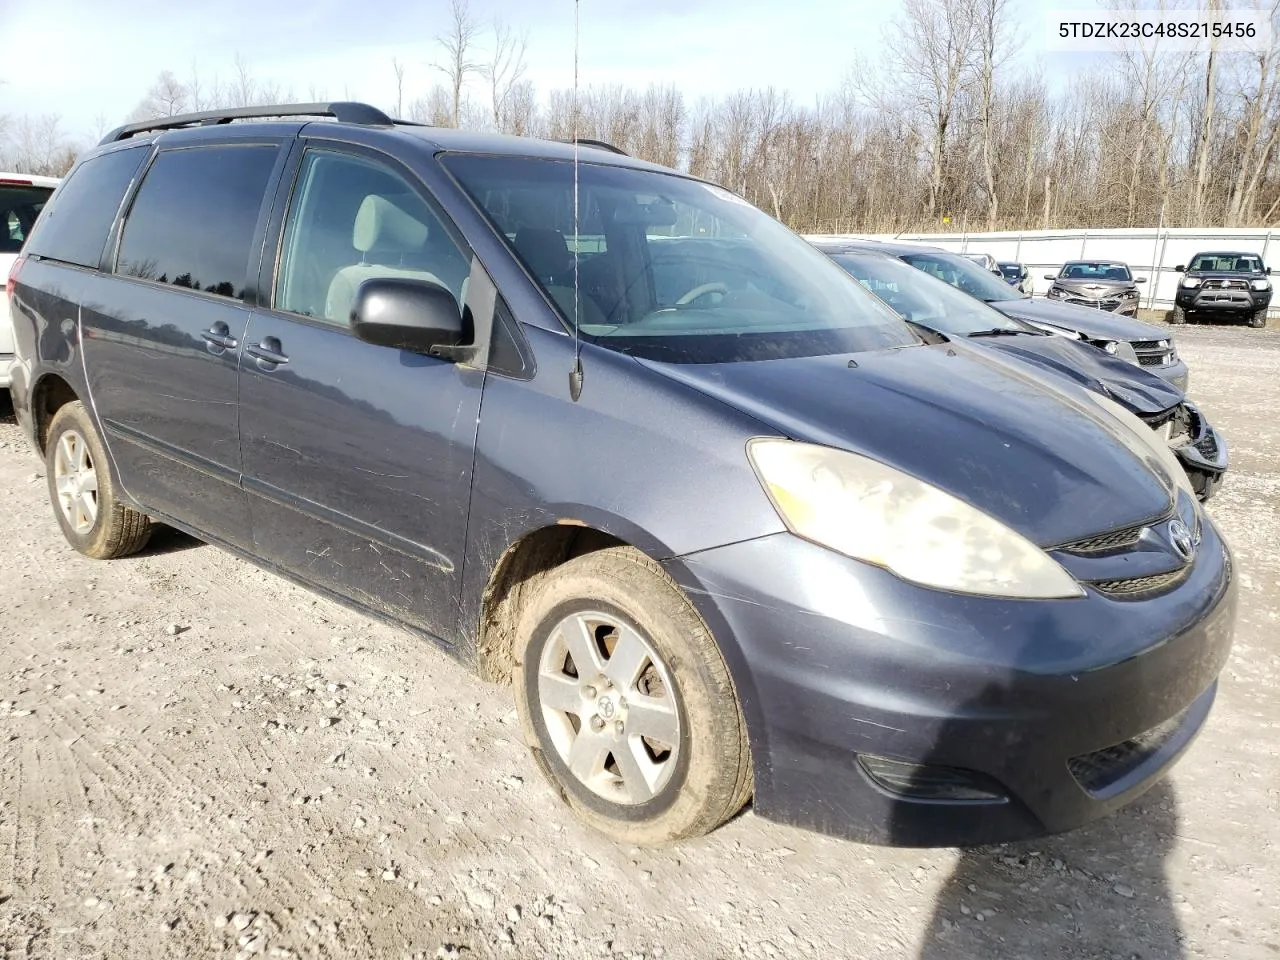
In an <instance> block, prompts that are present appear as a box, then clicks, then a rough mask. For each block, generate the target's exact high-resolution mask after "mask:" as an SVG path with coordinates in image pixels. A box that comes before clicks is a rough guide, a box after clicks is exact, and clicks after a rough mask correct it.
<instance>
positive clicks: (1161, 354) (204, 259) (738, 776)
mask: <svg viewBox="0 0 1280 960" xmlns="http://www.w3.org/2000/svg"><path fill="white" fill-rule="evenodd" d="M318 115H323V116H327V117H330V118H331V120H329V121H324V122H316V120H315V117H317V116H318ZM241 119H254V120H257V121H261V122H253V123H237V122H235V121H237V120H241ZM833 256H834V257H835V258H836V260H835V261H833V259H832V257H833ZM850 274H853V275H852V276H851V275H850ZM926 274H928V275H931V276H926ZM931 277H932V278H936V279H931ZM7 289H8V302H9V309H10V313H11V315H12V319H13V325H14V335H15V346H16V350H15V362H14V366H13V383H12V387H11V393H12V396H13V400H14V409H15V411H16V413H17V418H18V421H19V424H20V426H21V429H22V430H23V432H24V433H25V434H26V436H27V437H28V438H29V440H30V442H31V444H32V446H33V448H34V449H35V451H36V452H37V453H38V455H39V456H40V457H42V458H43V460H44V463H45V470H46V474H47V477H48V491H49V499H50V504H51V509H52V512H53V515H54V517H55V518H56V521H57V523H58V525H59V526H60V528H61V530H62V533H63V535H64V536H65V538H66V540H67V542H68V543H69V544H70V545H71V546H72V547H73V548H75V549H77V550H79V551H80V552H81V553H83V554H85V555H86V556H89V557H93V558H99V559H110V558H115V557H122V556H125V555H127V554H131V553H134V552H136V551H138V550H140V549H142V548H143V547H144V546H145V545H146V543H147V540H148V537H149V536H150V534H151V531H152V529H153V526H154V525H155V524H156V523H157V522H159V523H165V524H169V525H172V526H175V527H177V528H179V529H182V530H185V531H187V532H189V533H191V534H192V535H194V536H197V537H199V538H201V539H204V540H207V541H209V542H211V543H215V544H218V545H219V546H221V547H223V548H225V549H227V550H229V551H231V552H233V553H235V554H237V555H239V556H242V557H244V558H246V559H248V560H250V561H252V562H255V563H258V564H260V565H262V566H263V567H265V568H266V569H269V570H272V571H275V572H277V573H279V574H280V575H282V576H285V577H289V578H292V579H294V580H296V581H298V582H299V583H302V584H304V585H306V586H308V587H310V588H312V589H315V590H317V591H319V592H320V593H322V594H324V595H326V596H328V597H331V598H333V599H334V600H337V601H339V602H343V603H346V604H349V605H351V606H353V607H355V608H357V609H359V610H361V611H364V612H366V613H367V614H368V615H370V616H373V617H377V618H381V619H383V620H386V621H388V622H391V623H393V624H396V625H398V626H400V627H402V628H404V629H406V630H409V631H411V632H413V633H415V634H417V635H419V636H421V637H423V638H424V639H425V640H427V641H430V642H431V643H434V644H436V645H438V646H439V647H441V648H442V649H444V650H446V651H448V652H449V653H451V654H452V655H454V656H455V657H457V658H458V659H459V660H461V661H462V662H463V663H465V664H468V665H469V666H471V667H473V668H474V669H476V670H477V671H478V672H479V673H480V674H481V675H482V676H483V677H485V678H487V679H489V680H493V681H496V682H501V683H506V684H508V685H509V686H510V689H511V694H512V696H513V698H514V700H515V703H516V706H517V709H518V712H519V716H520V721H521V729H522V732H523V736H524V739H525V740H526V742H527V744H528V746H529V749H530V751H531V754H532V757H533V760H534V762H535V763H536V764H537V765H538V767H539V768H540V769H541V770H542V772H543V773H544V774H545V776H546V777H547V779H548V780H549V781H550V783H551V784H552V786H553V789H554V792H555V794H556V796H558V797H561V798H562V799H563V800H564V801H565V803H566V804H567V805H568V806H569V807H570V808H571V809H572V810H573V811H575V812H576V813H577V815H578V816H579V817H581V818H582V819H583V820H584V821H585V822H587V823H588V824H590V825H592V826H593V827H595V828H596V829H598V830H600V831H602V832H604V833H605V834H607V835H609V836H611V837H614V838H616V839H617V840H619V841H621V842H624V843H637V844H663V843H669V842H672V841H676V840H679V839H681V838H685V837H692V836H697V835H699V834H703V833H706V832H707V831H709V830H712V829H714V828H716V827H717V826H718V825H719V824H721V823H723V822H724V821H725V820H726V819H728V818H729V817H731V816H733V815H734V813H736V812H737V811H738V810H740V809H741V808H742V807H743V805H744V804H745V803H746V802H747V801H748V799H751V800H752V801H753V804H754V809H755V812H756V813H757V814H758V815H760V816H764V817H768V818H772V819H776V820H781V821H784V822H789V823H794V824H798V825H801V826H805V827H809V828H812V829H817V830H822V831H826V832H829V833H833V834H838V835H842V836H846V837H853V838H857V839H860V840H864V841H871V842H883V843H896V844H912V845H922V844H928V845H936V844H942V845H956V844H975V843H989V842H995V841H1002V840H1010V839H1015V838H1023V837H1030V836H1035V835H1039V834H1043V833H1046V832H1055V831H1060V830H1065V829H1069V828H1073V827H1076V826H1079V825H1081V824H1083V823H1086V822H1088V821H1091V820H1094V819H1096V818H1098V817H1101V816H1105V815H1107V814H1109V813H1111V812H1113V811H1114V810H1116V809H1117V808H1119V807H1121V806H1122V805H1124V804H1125V803H1127V802H1129V801H1130V800H1132V799H1133V798H1135V797H1137V796H1138V795H1140V794H1141V793H1143V792H1144V791H1145V790H1147V789H1148V788H1149V787H1151V786H1152V785H1153V784H1154V783H1156V782H1157V781H1159V780H1160V779H1161V778H1162V777H1163V776H1164V775H1165V774H1166V773H1167V772H1168V771H1169V769H1170V768H1171V766H1172V765H1173V763H1174V762H1175V761H1176V760H1177V759H1178V758H1179V757H1180V756H1181V755H1182V754H1183V752H1184V751H1185V750H1186V748H1187V746H1188V745H1189V744H1190V743H1191V742H1192V740H1193V739H1194V738H1195V737H1196V735H1197V734H1198V732H1199V731H1200V730H1201V728H1202V727H1203V725H1204V723H1205V721H1206V719H1207V717H1208V715H1209V712H1210V709H1211V707H1212V704H1213V702H1214V699H1215V696H1216V693H1217V684H1218V676H1219V674H1220V672H1221V670H1222V669H1223V666H1224V663H1225V662H1226V658H1227V656H1228V653H1229V650H1230V647H1231V643H1232V635H1233V630H1234V623H1235V608H1236V585H1235V576H1234V567H1233V561H1232V556H1231V552H1230V550H1229V547H1228V545H1227V544H1226V542H1225V541H1224V540H1223V538H1222V536H1221V534H1220V533H1219V531H1218V528H1217V526H1216V524H1215V523H1214V520H1213V519H1212V517H1211V516H1210V515H1209V514H1208V513H1207V512H1205V510H1204V509H1203V507H1202V504H1201V502H1200V499H1199V498H1200V497H1205V496H1208V495H1210V494H1211V493H1212V491H1213V487H1214V486H1215V485H1216V483H1217V482H1218V480H1219V479H1220V477H1221V473H1222V470H1224V469H1225V468H1226V448H1225V445H1223V444H1222V442H1221V438H1219V437H1217V435H1216V434H1215V433H1214V431H1213V429H1212V427H1210V426H1209V424H1208V423H1207V421H1206V420H1205V418H1204V417H1203V415H1201V413H1200V412H1199V411H1198V410H1197V409H1196V408H1195V407H1194V406H1193V405H1192V404H1190V403H1189V402H1187V401H1186V399H1185V397H1184V396H1183V393H1182V390H1183V388H1184V387H1185V384H1186V377H1187V373H1186V366H1185V364H1184V363H1183V362H1182V361H1181V360H1180V359H1179V358H1178V356H1177V352H1176V349H1175V347H1174V343H1173V340H1172V338H1170V337H1169V336H1168V335H1167V334H1165V333H1164V332H1163V331H1161V330H1158V329H1155V328H1149V327H1147V326H1145V325H1141V324H1136V323H1135V321H1133V320H1131V319H1130V318H1128V317H1118V316H1113V315H1110V314H1108V313H1106V312H1104V311H1098V310H1083V309H1080V308H1077V307H1072V306H1070V305H1068V304H1063V303H1054V302H1052V301H1046V300H1034V301H1033V300H1031V299H1030V298H1028V297H1026V296H1025V295H1022V294H1020V293H1019V292H1018V291H1016V290H1014V289H1013V288H1012V287H1011V286H1010V285H1009V284H1007V283H1006V282H1005V281H1004V280H1003V279H1001V278H1000V277H998V276H995V275H993V274H992V273H991V272H989V271H988V270H987V269H985V268H983V267H982V266H979V265H977V264H974V263H972V262H970V261H968V260H965V259H964V258H962V257H956V256H953V255H950V254H945V253H943V252H942V251H932V250H927V249H924V250H922V249H921V248H919V247H911V248H907V247H899V246H894V245H886V244H881V245H875V246H871V245H848V246H845V247H842V248H840V249H828V250H826V251H825V252H822V251H819V250H815V249H814V248H813V246H811V245H810V244H808V243H806V242H805V241H804V240H802V239H801V238H799V237H797V236H796V235H795V234H794V233H792V232H791V231H789V230H788V229H786V228H785V227H783V226H782V225H781V224H779V223H778V222H777V221H775V220H774V219H773V218H771V217H769V216H768V215H766V214H765V213H763V212H761V211H759V210H757V209H756V208H755V207H753V206H752V205H751V204H749V203H748V202H746V201H745V200H744V199H742V198H741V197H739V196H737V195H735V194H733V193H732V192H730V191H728V190H725V189H723V188H721V187H719V186H717V185H714V184H711V183H708V182H705V181H702V180H699V179H697V178H695V177H691V176H688V175H684V174H681V173H678V172H676V171H673V170H667V169H664V168H662V167H658V166H655V165H653V164H649V163H645V162H641V161H638V160H635V159H632V158H630V157H627V156H626V155H624V154H622V153H621V152H620V151H616V150H614V149H612V148H607V147H605V146H599V145H591V144H587V143H579V144H575V145H570V144H565V143H559V142H551V141H546V140H538V139H532V138H516V137H501V136H497V135H491V134H483V133H471V132H465V131H461V130H454V129H436V128H431V127H427V126H422V125H417V124H405V123H399V122H396V121H393V120H392V119H391V118H389V117H387V116H385V115H384V114H382V113H381V112H380V111H378V110H376V109H374V108H372V107H369V106H366V105H363V104H353V103H335V104H319V105H318V104H308V105H300V106H271V107H253V108H243V109H237V110H229V111H215V112H212V113H204V114H193V115H186V116H178V117H170V118H165V119H163V120H157V121H154V122H151V123H141V124H134V125H130V126H126V127H122V128H121V129H119V130H116V131H113V132H112V133H111V134H109V135H108V136H107V137H106V138H105V139H104V141H103V142H102V144H101V145H100V146H99V147H98V148H97V149H96V150H94V151H92V152H91V153H89V154H88V155H86V156H85V157H84V158H82V159H81V160H80V161H79V162H78V163H77V165H76V167H75V168H74V169H73V170H72V171H71V173H70V174H69V175H68V177H67V178H66V180H65V181H64V182H63V183H62V185H61V186H60V187H59V188H58V190H57V192H56V193H55V194H54V196H53V198H52V200H51V201H50V202H49V203H48V204H47V205H46V206H45V208H44V210H43V212H42V213H41V214H40V217H39V219H38V221H37V222H36V224H35V226H34V229H33V230H32V231H31V233H30V236H29V237H27V239H26V242H25V244H24V246H23V249H22V253H21V255H20V256H19V257H18V259H17V260H16V261H15V263H14V265H13V267H12V269H11V271H10V274H9V281H8V288H7ZM1045 331H1051V332H1052V333H1053V334H1055V335H1054V336H1050V335H1047V334H1046V333H1045ZM1135 361H1136V362H1135ZM1166 415H1167V419H1165V420H1161V417H1165V416H1166ZM1210 441H1212V442H1210ZM1193 450H1194V451H1198V452H1199V454H1200V455H1201V459H1200V460H1196V455H1195V453H1193V452H1191V451H1193Z"/></svg>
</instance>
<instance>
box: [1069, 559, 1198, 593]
mask: <svg viewBox="0 0 1280 960" xmlns="http://www.w3.org/2000/svg"><path fill="white" fill-rule="evenodd" d="M1189 573H1191V564H1187V565H1186V566H1184V567H1180V568H1179V569H1177V570H1170V571H1169V572H1168V573H1157V574H1154V575H1153V576H1150V577H1129V578H1127V579H1124V580H1095V581H1093V582H1092V583H1090V584H1089V586H1091V587H1093V588H1094V589H1095V590H1097V591H1099V592H1100V593H1105V594H1106V595H1107V596H1109V597H1112V598H1113V599H1116V600H1145V599H1146V598H1147V597H1154V596H1157V595H1159V594H1161V593H1166V592H1167V591H1169V590H1172V589H1173V588H1174V587H1176V586H1177V585H1178V584H1180V583H1181V582H1182V581H1183V580H1185V579H1186V578H1187V575H1188V574H1189Z"/></svg>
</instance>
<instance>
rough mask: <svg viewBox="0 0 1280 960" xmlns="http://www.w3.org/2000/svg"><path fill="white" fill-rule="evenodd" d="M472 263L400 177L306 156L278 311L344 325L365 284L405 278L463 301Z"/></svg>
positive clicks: (336, 157) (325, 154)
mask: <svg viewBox="0 0 1280 960" xmlns="http://www.w3.org/2000/svg"><path fill="white" fill-rule="evenodd" d="M470 272H471V259H470V257H469V256H468V255H467V254H466V253H464V252H463V250H461V249H460V248H459V246H458V245H457V244H456V243H455V242H454V240H453V238H452V237H450V236H449V234H448V232H447V231H446V230H445V228H444V225H443V224H442V222H441V220H440V217H439V216H438V215H437V214H436V213H435V212H434V211H433V210H432V209H431V207H429V206H428V205H427V203H426V202H425V201H424V200H423V199H422V197H421V196H420V195H419V194H418V193H417V192H416V191H415V190H414V189H413V188H412V187H411V186H410V185H409V184H408V183H407V182H406V181H405V180H404V179H403V178H402V177H401V176H400V175H399V174H397V173H395V172H393V171H392V170H390V169H388V168H387V167H385V166H383V165H382V164H379V163H376V162H374V161H371V160H366V159H364V158H363V157H356V156H352V155H348V154H342V153H335V152H330V151H325V150H309V151H308V152H307V154H306V156H305V157H304V158H303V162H302V166H301V169H300V170H299V171H298V178H297V184H296V186H295V188H294V192H293V198H292V200H291V201H290V208H289V214H288V218H287V220H286V221H285V231H284V242H283V244H282V245H281V260H280V269H279V271H278V274H277V277H276V286H275V308H276V309H277V310H283V311H286V312H288V313H296V314H301V315H302V316H305V317H312V318H314V319H317V320H325V321H328V322H330V323H334V324H340V325H343V326H345V325H347V324H348V323H350V318H351V308H352V305H353V304H354V302H355V296H356V290H357V289H358V288H359V286H360V284H362V283H363V282H364V281H366V280H372V279H378V278H383V277H406V278H411V279H416V280H426V281H428V282H431V283H436V284H439V285H440V286H442V287H444V288H445V289H446V290H448V291H449V292H450V293H452V294H453V296H454V299H456V300H457V301H458V306H459V309H461V307H462V306H463V303H464V301H465V299H466V281H467V277H468V276H469V275H470Z"/></svg>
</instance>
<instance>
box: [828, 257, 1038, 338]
mask: <svg viewBox="0 0 1280 960" xmlns="http://www.w3.org/2000/svg"><path fill="white" fill-rule="evenodd" d="M831 259H833V260H835V262H836V263H838V264H840V266H842V267H844V269H845V270H846V271H847V272H848V273H849V275H850V276H852V277H853V278H854V279H856V280H857V281H858V282H859V283H861V284H862V285H863V286H864V287H866V288H867V289H868V290H870V291H871V292H872V293H874V294H875V295H876V296H877V297H879V298H880V299H881V300H883V301H884V302H885V303H887V304H889V306H891V307H893V309H894V310H896V311H897V312H898V313H900V314H901V315H902V316H904V317H906V318H907V319H908V320H911V321H913V322H915V323H919V324H921V325H923V326H926V327H929V328H930V329H931V330H937V331H939V332H940V333H949V334H953V335H955V336H961V337H968V336H972V335H973V334H975V333H991V332H996V331H998V332H1003V333H1029V332H1032V330H1033V329H1034V328H1032V327H1029V326H1028V325H1026V324H1024V323H1021V322H1020V321H1018V320H1012V319H1010V318H1009V317H1006V316H1005V315H1004V314H1003V313H1001V312H1000V311H998V310H996V309H994V308H992V307H989V306H987V305H986V304H985V303H983V302H981V301H980V300H976V299H975V298H973V297H971V296H968V295H967V294H964V293H961V292H960V291H959V290H957V289H956V288H955V287H953V286H951V285H950V284H946V283H943V282H942V281H941V280H938V279H936V278H934V277H930V276H926V275H922V273H921V271H919V270H917V269H915V268H914V267H911V266H908V265H907V264H905V263H903V262H902V261H901V260H897V259H894V258H893V257H889V256H886V255H884V254H880V253H837V254H833V255H832V258H831Z"/></svg>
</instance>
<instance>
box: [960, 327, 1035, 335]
mask: <svg viewBox="0 0 1280 960" xmlns="http://www.w3.org/2000/svg"><path fill="white" fill-rule="evenodd" d="M1024 333H1025V334H1026V335H1028V336H1039V335H1040V333H1041V331H1039V330H1022V329H1019V328H1017V327H992V328H991V329H990V330H979V331H978V332H977V333H971V334H969V336H971V337H1016V336H1019V335H1020V334H1024Z"/></svg>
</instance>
